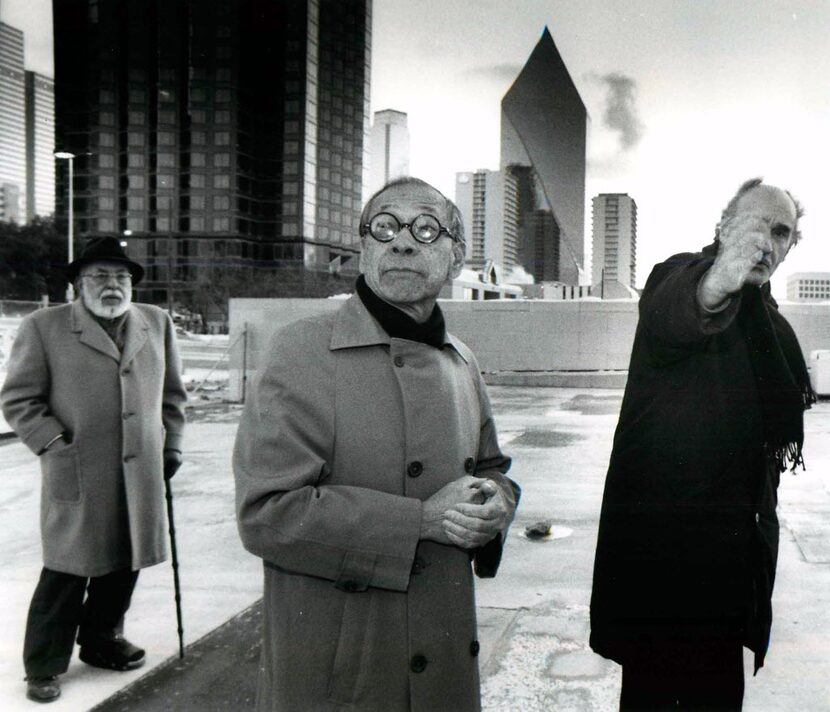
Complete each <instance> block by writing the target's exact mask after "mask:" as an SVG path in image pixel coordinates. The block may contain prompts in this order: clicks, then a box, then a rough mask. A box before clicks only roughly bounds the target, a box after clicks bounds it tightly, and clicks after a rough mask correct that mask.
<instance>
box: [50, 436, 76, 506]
mask: <svg viewBox="0 0 830 712" xmlns="http://www.w3.org/2000/svg"><path fill="white" fill-rule="evenodd" d="M40 465H41V472H42V473H43V493H44V495H45V496H46V497H48V498H49V499H51V500H53V501H55V502H75V503H77V502H80V501H81V459H80V455H79V453H78V447H77V445H75V444H72V445H68V446H67V447H65V448H61V449H60V450H57V451H56V452H50V451H48V450H47V451H46V452H45V453H44V454H43V455H42V456H41V461H40Z"/></svg>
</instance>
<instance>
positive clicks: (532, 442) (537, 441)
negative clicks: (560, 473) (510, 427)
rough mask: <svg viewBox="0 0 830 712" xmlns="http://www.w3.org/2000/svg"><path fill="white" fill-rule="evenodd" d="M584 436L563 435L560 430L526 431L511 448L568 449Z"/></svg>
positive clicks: (514, 440) (514, 441) (512, 442)
mask: <svg viewBox="0 0 830 712" xmlns="http://www.w3.org/2000/svg"><path fill="white" fill-rule="evenodd" d="M584 439H585V436H584V435H577V434H576V433H563V432H561V431H559V430H526V431H525V432H524V433H522V434H521V435H519V436H518V437H516V438H514V439H513V440H512V441H511V442H510V446H511V447H516V446H520V447H521V446H524V447H568V446H569V445H574V444H575V443H578V442H579V441H580V440H584Z"/></svg>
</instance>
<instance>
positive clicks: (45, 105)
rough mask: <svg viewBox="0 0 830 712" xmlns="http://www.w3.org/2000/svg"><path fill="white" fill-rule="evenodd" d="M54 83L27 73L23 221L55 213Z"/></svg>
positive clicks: (48, 79) (46, 78)
mask: <svg viewBox="0 0 830 712" xmlns="http://www.w3.org/2000/svg"><path fill="white" fill-rule="evenodd" d="M54 153H55V83H54V81H52V79H50V78H49V77H46V76H44V75H43V74H38V73H37V72H29V71H27V72H26V220H27V222H28V221H29V220H31V219H32V218H33V217H35V216H36V215H51V214H52V213H54V212H55V156H54Z"/></svg>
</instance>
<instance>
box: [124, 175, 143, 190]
mask: <svg viewBox="0 0 830 712" xmlns="http://www.w3.org/2000/svg"><path fill="white" fill-rule="evenodd" d="M127 185H128V186H129V187H130V188H132V189H133V190H139V189H141V188H144V176H136V175H131V176H128V177H127Z"/></svg>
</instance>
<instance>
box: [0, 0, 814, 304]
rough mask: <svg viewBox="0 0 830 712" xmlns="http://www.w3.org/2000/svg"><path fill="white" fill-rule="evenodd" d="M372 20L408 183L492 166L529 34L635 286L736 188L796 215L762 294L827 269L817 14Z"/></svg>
mask: <svg viewBox="0 0 830 712" xmlns="http://www.w3.org/2000/svg"><path fill="white" fill-rule="evenodd" d="M44 8H45V11H44ZM38 10H40V14H39V15H38ZM0 13H2V18H3V20H4V21H5V22H8V23H10V24H12V25H14V26H17V27H21V29H23V30H24V31H26V32H27V37H26V39H27V48H26V52H27V55H26V58H27V68H30V69H34V70H35V71H39V72H41V73H45V74H51V67H50V66H48V64H49V60H48V59H44V57H46V55H47V54H48V50H49V45H50V42H51V38H50V34H51V16H50V13H49V12H48V0H2V6H0ZM373 14H374V24H373V52H372V57H373V61H372V93H371V102H372V110H378V109H387V108H393V109H397V110H399V111H403V112H406V113H407V114H408V117H409V129H410V134H411V154H412V158H411V169H412V172H413V174H414V175H418V176H420V177H422V178H424V179H426V180H428V181H430V182H432V183H434V184H435V185H436V186H437V187H438V188H440V189H441V190H443V191H445V192H446V193H447V194H448V195H452V191H453V188H454V179H455V173H456V172H459V171H474V170H476V169H478V168H491V169H495V168H497V167H498V151H499V101H500V98H501V96H503V95H504V93H505V92H506V91H507V89H508V88H509V86H510V84H511V83H512V81H513V80H514V79H515V77H516V75H517V74H518V71H519V70H520V68H521V66H522V64H523V62H524V61H525V59H526V58H527V56H528V54H529V53H530V51H531V50H532V48H533V46H534V45H535V43H536V42H537V41H538V38H539V37H540V36H541V32H542V29H543V27H544V26H545V25H547V26H548V27H549V28H550V31H551V33H552V35H553V37H554V39H555V41H556V44H557V47H558V48H559V50H560V52H561V54H562V56H563V58H564V60H565V63H566V64H567V66H568V68H569V70H570V72H571V74H572V76H573V79H574V82H575V84H576V85H577V88H578V90H579V92H580V94H581V95H582V97H583V99H584V100H585V103H586V105H587V107H588V111H589V115H590V117H591V128H590V131H589V163H588V175H587V181H586V182H587V185H586V199H590V196H593V195H596V194H598V193H605V192H627V193H629V194H630V195H632V196H635V197H636V199H637V203H638V206H639V240H638V273H637V284H638V285H640V286H641V285H642V284H643V282H644V281H645V278H646V277H647V275H648V272H649V271H650V269H651V266H652V265H653V264H654V263H655V262H657V261H661V260H662V259H665V258H666V257H667V256H668V255H670V254H672V253H673V252H677V251H684V250H689V249H695V248H697V247H700V246H702V245H703V244H705V243H707V242H708V241H709V240H710V239H711V238H712V235H713V229H714V224H715V222H716V221H717V219H718V217H719V215H720V211H721V209H722V208H723V207H724V205H725V204H726V202H727V201H728V199H729V198H730V197H731V195H732V194H733V193H734V191H735V190H736V189H737V187H738V185H739V184H740V183H741V182H742V181H743V180H744V179H746V178H748V177H751V176H754V175H763V176H765V178H766V180H767V181H768V182H770V183H772V184H777V185H781V186H783V187H786V188H789V189H791V190H792V191H793V192H794V193H795V195H796V196H797V197H799V198H800V199H801V201H802V202H803V203H804V205H805V206H806V209H807V214H806V215H805V217H804V218H803V220H802V222H801V225H800V227H801V229H802V232H803V233H804V240H803V242H802V243H801V244H800V245H799V246H798V247H797V248H796V249H795V250H794V251H793V252H792V254H791V256H790V257H789V258H788V260H787V262H786V263H785V264H784V265H783V266H782V268H781V269H780V271H779V273H778V274H776V276H775V277H774V278H773V290H774V292H775V293H776V294H781V295H783V293H784V282H785V276H786V274H788V273H791V272H795V271H806V270H809V269H813V268H814V267H816V266H819V267H826V266H828V265H830V246H828V244H827V238H828V237H830V210H828V208H827V207H825V205H824V199H823V185H824V182H825V181H824V177H823V166H824V165H825V164H826V163H827V162H828V161H829V160H830V139H828V137H827V135H826V130H825V126H826V125H827V121H828V119H830V87H828V86H827V84H826V82H825V81H824V77H826V76H827V75H828V74H830V55H828V53H827V52H826V49H825V46H826V42H827V40H828V38H830V5H826V4H821V3H815V2H808V1H806V0H794V1H792V2H788V3H786V4H784V3H779V2H774V1H773V0H756V1H755V2H752V3H745V4H738V3H722V2H716V1H715V0H694V1H692V0H688V1H687V0H684V1H680V0H675V1H673V2H661V1H659V0H651V1H647V0H633V1H632V2H630V3H626V4H625V5H617V4H613V3H608V2H601V1H600V0H580V1H579V2H576V1H571V0H562V1H561V2H557V3H553V4H552V3H550V2H546V1H544V0H524V1H523V2H520V3H518V5H516V6H514V5H510V6H506V5H505V6H502V4H501V3H498V2H475V3H474V2H471V1H468V0H463V1H462V0H455V1H454V2H437V0H428V1H426V2H420V3H417V4H411V3H406V2H403V0H375V2H374V3H373ZM471 17H475V22H470V18H471ZM27 23H28V24H27ZM30 25H31V26H33V27H34V28H37V29H39V33H34V34H33V33H31V32H30V31H29V26H30ZM402 33H403V34H402ZM402 36H405V37H406V41H401V37H402ZM38 58H39V59H38ZM38 61H40V62H41V63H42V64H37V62H38ZM45 65H46V66H45ZM587 233H588V231H587V229H586V238H589V237H590V236H589V234H587ZM589 249H590V245H589V240H588V239H586V252H587V251H588V250H589ZM586 258H587V255H586ZM586 263H587V259H586Z"/></svg>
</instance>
